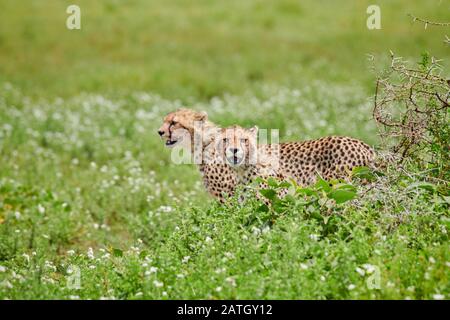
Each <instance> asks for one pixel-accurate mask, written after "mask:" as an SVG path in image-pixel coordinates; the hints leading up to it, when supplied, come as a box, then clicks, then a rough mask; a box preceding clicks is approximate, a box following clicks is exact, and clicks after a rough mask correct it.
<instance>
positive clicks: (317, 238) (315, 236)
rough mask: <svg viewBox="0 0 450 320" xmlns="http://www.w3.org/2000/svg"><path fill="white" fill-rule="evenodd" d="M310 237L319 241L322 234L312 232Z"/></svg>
mask: <svg viewBox="0 0 450 320" xmlns="http://www.w3.org/2000/svg"><path fill="white" fill-rule="evenodd" d="M309 238H310V239H311V240H314V241H318V240H319V238H320V235H318V234H310V235H309Z"/></svg>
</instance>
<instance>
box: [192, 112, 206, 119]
mask: <svg viewBox="0 0 450 320" xmlns="http://www.w3.org/2000/svg"><path fill="white" fill-rule="evenodd" d="M195 118H196V120H198V121H206V120H208V114H207V113H206V111H200V112H198V113H197V115H196V117H195Z"/></svg>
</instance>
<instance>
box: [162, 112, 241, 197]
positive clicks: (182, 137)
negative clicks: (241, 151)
mask: <svg viewBox="0 0 450 320" xmlns="http://www.w3.org/2000/svg"><path fill="white" fill-rule="evenodd" d="M196 124H197V125H199V126H203V130H202V133H203V136H202V137H200V139H198V141H200V145H199V148H200V150H199V151H200V152H197V153H196V152H195V150H194V149H195V148H194V147H193V146H195V145H196V141H195V134H196V130H195V125H196ZM220 132H221V128H220V127H218V126H217V125H215V124H214V123H212V122H210V121H209V120H208V115H207V114H206V112H198V111H194V110H191V109H186V108H181V109H178V110H176V111H174V112H171V113H169V114H167V115H166V116H165V117H164V119H163V124H162V125H161V127H160V128H159V129H158V134H159V136H160V137H161V138H162V139H163V140H165V145H166V146H167V147H169V148H174V147H175V146H177V145H180V146H181V147H182V148H185V149H188V150H189V151H190V152H191V153H192V155H193V157H194V158H195V159H194V162H195V163H196V164H197V166H198V169H199V171H200V174H201V176H202V180H203V184H204V186H205V188H206V190H207V191H208V193H209V194H210V195H212V196H213V197H214V198H216V199H218V200H219V201H220V202H222V203H224V202H225V199H226V198H227V195H231V194H232V193H233V192H234V190H235V187H236V184H237V180H236V176H235V174H234V172H233V170H232V169H231V168H230V167H229V166H227V165H226V164H225V163H223V162H221V161H217V159H214V158H212V157H213V156H216V154H215V153H212V152H208V150H209V149H211V146H212V141H214V137H215V136H216V135H218V134H220Z"/></svg>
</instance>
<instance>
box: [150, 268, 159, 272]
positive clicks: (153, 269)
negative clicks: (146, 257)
mask: <svg viewBox="0 0 450 320" xmlns="http://www.w3.org/2000/svg"><path fill="white" fill-rule="evenodd" d="M149 271H150V273H156V272H157V271H158V268H157V267H150V269H149Z"/></svg>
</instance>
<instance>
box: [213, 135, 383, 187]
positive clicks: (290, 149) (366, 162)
mask: <svg viewBox="0 0 450 320" xmlns="http://www.w3.org/2000/svg"><path fill="white" fill-rule="evenodd" d="M257 131H258V128H257V127H253V128H251V129H243V128H241V127H239V126H234V127H231V128H226V129H222V131H221V133H220V135H219V136H218V137H219V139H222V147H221V149H220V151H221V152H222V153H223V154H224V157H225V159H226V160H227V163H228V164H229V166H230V167H231V168H233V169H234V171H235V174H236V178H237V181H238V183H240V184H248V183H250V182H251V181H253V180H254V179H255V178H256V177H262V178H268V177H275V178H277V179H279V180H287V179H292V180H294V181H295V182H296V183H297V184H299V185H310V184H313V183H314V182H315V181H316V179H317V177H318V176H320V177H322V178H324V179H325V180H331V179H339V178H341V179H346V178H348V177H349V172H350V171H351V170H352V169H353V168H354V167H357V166H370V165H371V164H372V162H373V159H374V151H373V150H372V148H370V147H369V146H368V145H367V144H365V143H364V142H362V141H359V140H356V139H353V138H350V137H339V136H329V137H323V138H320V139H317V140H309V141H303V142H286V143H281V144H279V145H275V144H266V145H257V143H256V140H257ZM252 156H253V157H254V159H252Z"/></svg>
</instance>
